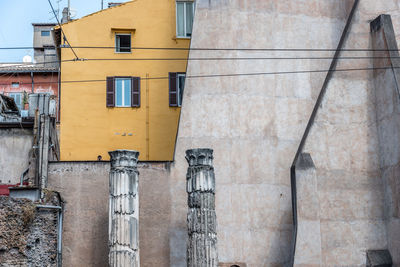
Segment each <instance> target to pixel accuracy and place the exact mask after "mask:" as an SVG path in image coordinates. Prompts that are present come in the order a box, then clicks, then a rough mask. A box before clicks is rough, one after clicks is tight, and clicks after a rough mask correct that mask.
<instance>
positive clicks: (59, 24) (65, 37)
mask: <svg viewBox="0 0 400 267" xmlns="http://www.w3.org/2000/svg"><path fill="white" fill-rule="evenodd" d="M47 1H48V2H49V4H50V7H51V10H53V13H54V16H55V17H56V20H57V23H58V26H59V27H60V30H61V33H62V34H63V36H64V39H65V41H66V42H67V44H68V46H69V47H70V48H71V50H72V53H74V55H75V58H76V59H79V57H78V56H77V54H76V53H75V51H74V49H73V48H72V46H71V44H70V43H69V42H68V39H67V36H66V35H65V33H64V31H63V29H62V27H61V23H60V20H59V19H58V16H57V15H56V12H55V11H54V8H53V5H52V4H51V1H50V0H47ZM68 12H69V10H68Z"/></svg>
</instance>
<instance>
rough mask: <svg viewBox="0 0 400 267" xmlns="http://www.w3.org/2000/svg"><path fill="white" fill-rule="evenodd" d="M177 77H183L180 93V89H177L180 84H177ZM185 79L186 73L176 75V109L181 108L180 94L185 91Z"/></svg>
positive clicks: (181, 98)
mask: <svg viewBox="0 0 400 267" xmlns="http://www.w3.org/2000/svg"><path fill="white" fill-rule="evenodd" d="M179 77H183V83H184V84H183V89H182V92H181V90H180V87H179V83H180V82H179V81H180V79H179ZM185 79H186V73H178V74H177V75H176V96H177V101H176V103H177V105H178V107H181V106H182V100H183V95H182V96H181V93H183V90H184V89H185V83H186V81H185Z"/></svg>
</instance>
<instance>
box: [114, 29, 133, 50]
mask: <svg viewBox="0 0 400 267" xmlns="http://www.w3.org/2000/svg"><path fill="white" fill-rule="evenodd" d="M117 35H127V36H129V39H130V41H131V42H130V43H131V44H130V46H129V52H121V51H118V48H119V49H121V45H120V46H118V44H117V42H118V41H117V40H118V39H117ZM115 53H117V54H130V53H132V34H131V33H118V32H116V33H115Z"/></svg>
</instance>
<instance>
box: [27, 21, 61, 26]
mask: <svg viewBox="0 0 400 267" xmlns="http://www.w3.org/2000/svg"><path fill="white" fill-rule="evenodd" d="M56 25H57V23H50V22H43V23H41V22H37V23H32V26H56Z"/></svg>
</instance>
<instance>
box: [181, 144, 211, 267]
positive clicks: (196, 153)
mask: <svg viewBox="0 0 400 267" xmlns="http://www.w3.org/2000/svg"><path fill="white" fill-rule="evenodd" d="M186 160H187V161H188V163H189V168H188V171H187V175H186V182H187V193H188V205H189V211H188V215H187V223H188V234H189V243H188V247H187V266H188V267H216V266H217V265H218V253H217V231H216V228H217V222H216V214H215V176H214V168H213V150H212V149H207V148H199V149H190V150H187V151H186Z"/></svg>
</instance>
